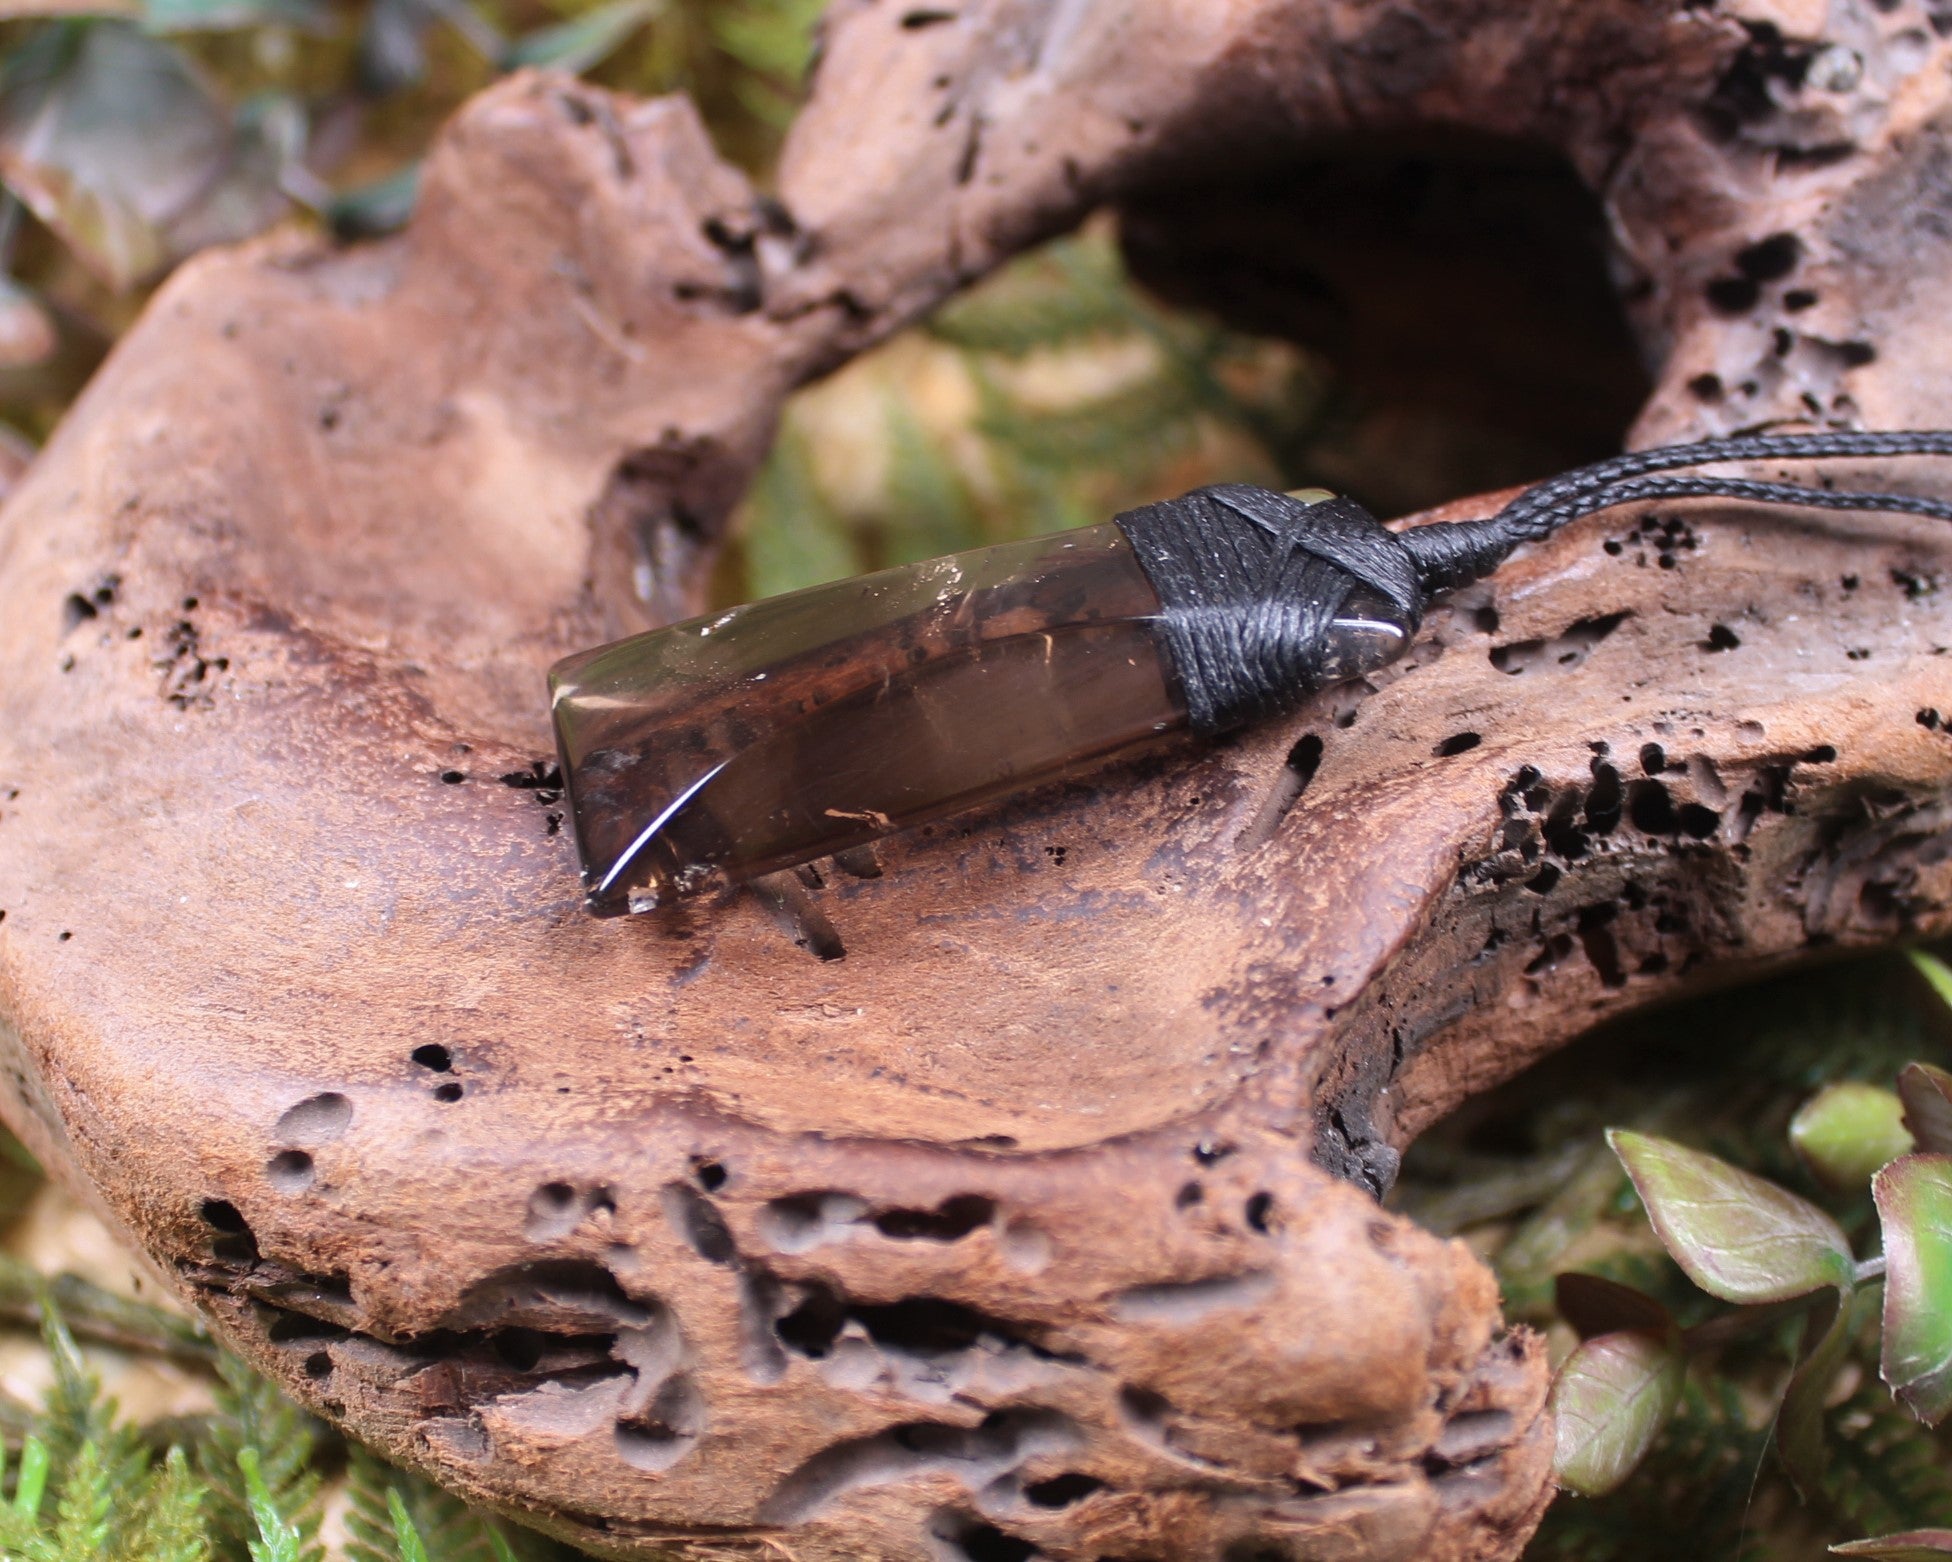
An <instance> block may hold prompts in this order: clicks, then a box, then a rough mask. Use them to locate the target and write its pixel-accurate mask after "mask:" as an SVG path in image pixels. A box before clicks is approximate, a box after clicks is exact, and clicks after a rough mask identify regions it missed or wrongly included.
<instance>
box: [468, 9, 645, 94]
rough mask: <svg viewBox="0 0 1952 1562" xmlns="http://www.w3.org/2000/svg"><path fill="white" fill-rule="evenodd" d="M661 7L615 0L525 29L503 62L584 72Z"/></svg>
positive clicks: (510, 64)
mask: <svg viewBox="0 0 1952 1562" xmlns="http://www.w3.org/2000/svg"><path fill="white" fill-rule="evenodd" d="M659 9H660V6H659V4H658V0H611V3H610V4H608V5H600V6H597V7H596V8H595V9H594V10H590V11H585V12H584V13H583V14H582V15H581V16H573V17H571V18H570V19H569V20H568V21H566V22H558V23H557V24H556V25H555V26H553V27H542V28H538V29H537V30H536V31H534V32H532V33H525V34H524V35H523V36H522V37H520V38H517V39H516V40H515V41H514V42H513V43H512V44H510V45H509V47H508V54H507V56H506V57H505V58H504V60H503V64H504V65H505V66H506V67H507V68H508V69H510V70H515V69H518V68H520V67H521V66H524V65H532V66H541V67H547V68H549V69H551V70H559V71H568V72H569V73H570V74H571V75H575V76H580V75H582V74H583V72H584V71H586V70H588V69H590V68H591V67H592V66H594V65H599V64H601V63H602V62H603V61H604V60H607V59H608V58H609V57H610V56H611V54H613V53H614V52H615V51H616V49H617V46H618V45H619V44H621V43H622V42H623V41H624V40H625V39H626V38H628V37H629V36H630V35H631V34H632V33H634V32H636V31H637V29H638V28H640V27H642V26H643V25H644V24H645V23H646V22H648V21H649V20H650V19H651V18H652V17H653V16H655V15H656V14H657V13H658V11H659Z"/></svg>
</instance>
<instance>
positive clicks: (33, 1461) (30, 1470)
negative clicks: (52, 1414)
mask: <svg viewBox="0 0 1952 1562" xmlns="http://www.w3.org/2000/svg"><path fill="white" fill-rule="evenodd" d="M47 1470H48V1458H47V1444H46V1443H44V1442H42V1441H41V1440H40V1439H39V1438H38V1437H30V1438H28V1439H27V1441H26V1442H25V1443H23V1444H22V1445H21V1449H20V1476H19V1478H18V1479H17V1480H16V1481H15V1482H14V1511H15V1512H16V1513H20V1514H24V1515H25V1516H26V1517H28V1518H30V1519H31V1518H35V1517H38V1516H39V1514H40V1511H41V1499H42V1498H43V1497H44V1496H45V1495H46V1494H47Z"/></svg>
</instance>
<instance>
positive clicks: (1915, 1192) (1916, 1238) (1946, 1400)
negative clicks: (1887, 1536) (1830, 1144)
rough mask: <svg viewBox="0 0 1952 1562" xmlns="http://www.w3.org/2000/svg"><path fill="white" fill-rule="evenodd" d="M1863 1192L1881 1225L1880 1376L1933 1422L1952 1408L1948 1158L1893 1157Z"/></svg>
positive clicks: (1951, 1170) (1951, 1159) (1951, 1164)
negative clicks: (1866, 1192)
mask: <svg viewBox="0 0 1952 1562" xmlns="http://www.w3.org/2000/svg"><path fill="white" fill-rule="evenodd" d="M1871 1192H1872V1195H1873V1196H1874V1197H1875V1198H1876V1200H1877V1213H1878V1219H1879V1221H1880V1222H1881V1223H1882V1225H1883V1227H1884V1265H1885V1268H1884V1359H1883V1361H1882V1363H1881V1364H1880V1365H1881V1370H1882V1372H1883V1374H1884V1381H1885V1382H1886V1383H1888V1384H1890V1386H1891V1392H1892V1393H1894V1394H1896V1395H1897V1396H1898V1398H1899V1399H1901V1400H1903V1401H1904V1404H1905V1407H1906V1408H1907V1409H1908V1410H1910V1411H1911V1413H1912V1414H1913V1415H1915V1416H1916V1417H1918V1419H1919V1420H1920V1421H1923V1422H1924V1423H1925V1424H1926V1425H1927V1426H1937V1425H1938V1423H1939V1422H1940V1421H1942V1420H1944V1419H1945V1416H1946V1414H1947V1413H1948V1412H1952V1156H1946V1155H1907V1156H1905V1157H1904V1158H1903V1159H1902V1160H1896V1161H1893V1162H1892V1163H1891V1164H1890V1165H1889V1166H1887V1167H1885V1168H1884V1170H1883V1171H1881V1172H1879V1173H1878V1174H1877V1176H1876V1178H1875V1179H1874V1180H1873V1181H1872V1183H1871Z"/></svg>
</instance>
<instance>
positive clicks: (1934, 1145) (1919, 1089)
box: [1898, 1063, 1952, 1155]
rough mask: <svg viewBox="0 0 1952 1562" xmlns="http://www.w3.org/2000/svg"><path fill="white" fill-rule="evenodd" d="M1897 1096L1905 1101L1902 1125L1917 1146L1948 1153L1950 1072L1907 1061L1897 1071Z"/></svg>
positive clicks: (1951, 1112)
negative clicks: (1907, 1062) (1903, 1124)
mask: <svg viewBox="0 0 1952 1562" xmlns="http://www.w3.org/2000/svg"><path fill="white" fill-rule="evenodd" d="M1898 1099H1899V1100H1900V1101H1902V1102H1904V1104H1905V1127H1906V1128H1907V1129H1908V1130H1909V1131H1910V1133H1911V1136H1912V1138H1914V1139H1916V1140H1917V1141H1918V1148H1919V1149H1921V1150H1927V1151H1931V1152H1932V1153H1934V1154H1939V1155H1944V1154H1947V1153H1952V1074H1948V1073H1946V1072H1945V1070H1944V1069H1942V1068H1935V1067H1933V1066H1932V1065H1931V1064H1930V1063H1910V1064H1907V1065H1906V1066H1905V1069H1904V1071H1903V1072H1902V1073H1901V1074H1899V1075H1898Z"/></svg>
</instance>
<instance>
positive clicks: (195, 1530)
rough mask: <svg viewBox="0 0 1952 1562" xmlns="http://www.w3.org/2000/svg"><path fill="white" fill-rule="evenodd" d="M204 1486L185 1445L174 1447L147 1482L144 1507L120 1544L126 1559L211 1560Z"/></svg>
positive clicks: (130, 1561)
mask: <svg viewBox="0 0 1952 1562" xmlns="http://www.w3.org/2000/svg"><path fill="white" fill-rule="evenodd" d="M203 1496H204V1489H203V1486H202V1484H201V1483H200V1482H199V1481H198V1480H197V1478H196V1476H195V1475H194V1474H192V1473H191V1471H190V1464H189V1460H188V1459H186V1458H185V1457H184V1454H183V1450H182V1449H181V1448H172V1449H170V1451H169V1453H168V1454H167V1455H166V1456H165V1457H164V1459H163V1465H162V1469H161V1470H160V1471H158V1472H157V1473H156V1474H155V1475H154V1476H153V1477H152V1478H151V1479H150V1480H149V1481H148V1482H147V1483H146V1491H145V1493H144V1500H143V1502H142V1504H141V1511H140V1513H139V1516H138V1518H137V1521H136V1523H135V1525H134V1526H133V1528H132V1530H131V1532H130V1533H129V1534H128V1535H127V1537H126V1538H125V1539H123V1540H121V1541H120V1542H119V1543H118V1545H117V1554H118V1557H119V1558H121V1559H123V1562H207V1559H208V1557H209V1555H210V1537H209V1535H208V1534H207V1533H206V1532H205V1530H204V1524H203Z"/></svg>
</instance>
